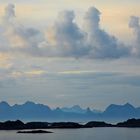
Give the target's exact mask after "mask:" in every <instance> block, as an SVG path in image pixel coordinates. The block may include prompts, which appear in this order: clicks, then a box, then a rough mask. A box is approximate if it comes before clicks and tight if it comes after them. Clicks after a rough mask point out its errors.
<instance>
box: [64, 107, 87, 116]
mask: <svg viewBox="0 0 140 140" xmlns="http://www.w3.org/2000/svg"><path fill="white" fill-rule="evenodd" d="M61 110H62V111H64V112H73V113H81V114H82V113H85V112H86V110H85V109H82V108H81V107H80V106H79V105H74V106H72V107H69V108H68V107H63V108H61Z"/></svg>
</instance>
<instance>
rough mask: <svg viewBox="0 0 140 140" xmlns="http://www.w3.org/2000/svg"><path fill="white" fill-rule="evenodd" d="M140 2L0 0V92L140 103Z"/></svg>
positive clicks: (48, 100) (63, 102)
mask: <svg viewBox="0 0 140 140" xmlns="http://www.w3.org/2000/svg"><path fill="white" fill-rule="evenodd" d="M124 5H125V6H124ZM139 5H140V1H139V0H123V1H121V0H117V1H114V0H108V1H106V0H82V2H81V1H80V0H76V1H74V0H57V2H56V1H54V0H30V1H29V0H28V1H27V0H24V1H23V0H12V1H11V0H1V1H0V100H1V101H3V100H4V101H7V102H9V103H10V104H11V105H12V104H15V103H19V104H22V103H24V102H26V101H34V102H37V103H43V104H47V105H49V106H51V107H53V108H55V107H57V106H59V107H62V106H72V105H77V104H78V105H80V106H81V107H84V108H86V107H91V108H96V109H100V110H103V109H105V108H106V107H107V106H108V105H109V104H112V103H113V104H125V103H127V102H129V103H131V104H133V105H134V106H140V104H139V99H140V93H139V91H140V11H139Z"/></svg>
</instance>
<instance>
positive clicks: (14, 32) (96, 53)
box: [0, 4, 140, 59]
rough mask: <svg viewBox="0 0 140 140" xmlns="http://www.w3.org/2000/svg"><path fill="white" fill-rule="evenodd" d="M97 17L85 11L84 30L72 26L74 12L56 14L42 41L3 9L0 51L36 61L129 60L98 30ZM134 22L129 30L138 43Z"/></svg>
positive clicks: (95, 11)
mask: <svg viewBox="0 0 140 140" xmlns="http://www.w3.org/2000/svg"><path fill="white" fill-rule="evenodd" d="M100 15H101V12H100V11H99V10H98V9H96V8H95V7H91V8H89V9H88V11H87V12H86V13H85V16H84V28H80V27H79V26H78V24H77V23H76V22H75V13H74V11H63V12H60V13H59V14H58V18H57V19H56V21H55V23H54V25H53V26H52V28H49V29H48V30H47V37H46V36H45V34H44V32H42V31H40V30H38V29H35V28H32V27H25V26H24V25H21V24H19V23H18V21H17V20H16V13H15V6H14V5H13V4H9V5H8V6H7V7H6V8H5V15H4V18H3V23H4V24H1V26H0V42H1V44H3V45H1V46H0V50H1V51H8V52H12V53H13V52H18V53H21V54H28V55H31V56H38V57H74V58H83V57H84V58H100V59H102V58H107V59H116V58H120V57H125V56H130V54H132V52H131V50H130V48H129V47H126V46H125V45H124V43H121V42H119V40H118V39H117V38H116V37H114V36H113V35H110V34H109V33H107V32H106V31H104V30H103V29H101V27H100ZM138 22H139V20H138V19H136V18H134V17H133V19H131V22H130V27H131V28H133V29H134V32H135V34H136V36H137V38H138V39H137V40H138V41H139V40H140V39H139V37H140V29H139V23H138ZM138 41H137V42H138ZM137 44H139V43H137ZM134 48H135V49H136V48H137V47H134ZM134 48H133V49H132V50H133V51H134Z"/></svg>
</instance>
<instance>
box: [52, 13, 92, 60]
mask: <svg viewBox="0 0 140 140" xmlns="http://www.w3.org/2000/svg"><path fill="white" fill-rule="evenodd" d="M74 20H75V14H74V12H73V11H63V12H60V13H59V15H58V18H57V20H56V22H55V24H54V25H53V31H52V32H53V40H54V46H55V48H56V50H57V51H58V54H59V55H60V56H65V57H67V56H68V57H83V56H85V55H87V54H88V51H89V48H88V47H87V46H86V40H85V33H84V32H83V31H82V30H81V29H80V28H79V27H78V25H77V24H76V23H75V21H74Z"/></svg>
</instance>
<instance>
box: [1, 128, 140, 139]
mask: <svg viewBox="0 0 140 140" xmlns="http://www.w3.org/2000/svg"><path fill="white" fill-rule="evenodd" d="M48 131H52V132H53V133H47V134H18V133H17V131H15V130H14V131H0V140H140V128H82V129H51V130H50V129H49V130H48Z"/></svg>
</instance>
